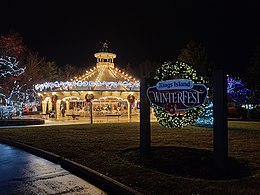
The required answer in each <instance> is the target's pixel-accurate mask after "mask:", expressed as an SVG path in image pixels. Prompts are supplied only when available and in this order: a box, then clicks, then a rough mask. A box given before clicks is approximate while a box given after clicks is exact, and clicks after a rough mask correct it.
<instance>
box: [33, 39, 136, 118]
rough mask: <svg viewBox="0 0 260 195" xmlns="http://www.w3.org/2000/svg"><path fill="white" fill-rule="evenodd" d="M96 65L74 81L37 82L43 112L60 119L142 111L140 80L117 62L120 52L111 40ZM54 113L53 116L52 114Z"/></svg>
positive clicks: (126, 114) (104, 46)
mask: <svg viewBox="0 0 260 195" xmlns="http://www.w3.org/2000/svg"><path fill="white" fill-rule="evenodd" d="M94 56H95V58H96V59H97V63H96V66H95V67H93V68H91V69H90V70H87V71H86V72H85V73H83V74H82V75H81V76H78V77H74V78H73V79H71V80H70V81H56V82H45V83H42V84H36V85H35V89H36V91H37V92H38V95H39V96H41V99H42V102H41V106H42V114H43V115H49V116H50V117H54V118H56V119H62V117H64V116H70V115H76V116H81V117H87V116H90V114H91V115H93V117H98V116H107V115H120V116H121V115H122V116H124V115H125V116H127V117H128V118H131V116H133V115H138V114H139V107H140V92H139V91H140V82H139V81H137V80H136V79H135V78H133V77H132V76H130V75H128V74H127V73H125V72H124V71H122V70H120V69H118V68H116V67H115V65H114V59H115V58H116V54H114V53H111V52H109V50H108V45H107V43H103V47H102V48H101V50H100V51H99V52H98V53H95V54H94ZM50 113H52V114H53V115H50Z"/></svg>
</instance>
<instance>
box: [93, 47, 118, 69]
mask: <svg viewBox="0 0 260 195" xmlns="http://www.w3.org/2000/svg"><path fill="white" fill-rule="evenodd" d="M102 44H103V45H102V48H101V49H100V50H99V52H98V53H95V54H94V56H95V58H97V64H96V66H97V68H98V69H102V68H105V67H106V68H109V67H110V68H114V59H115V58H116V54H114V53H111V52H110V50H109V48H108V43H107V42H104V43H102Z"/></svg>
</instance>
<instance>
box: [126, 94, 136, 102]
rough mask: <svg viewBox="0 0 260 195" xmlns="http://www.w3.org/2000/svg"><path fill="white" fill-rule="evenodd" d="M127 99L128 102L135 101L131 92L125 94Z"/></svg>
mask: <svg viewBox="0 0 260 195" xmlns="http://www.w3.org/2000/svg"><path fill="white" fill-rule="evenodd" d="M127 101H128V102H129V103H130V104H132V103H134V102H135V96H134V95H132V94H129V95H128V96H127Z"/></svg>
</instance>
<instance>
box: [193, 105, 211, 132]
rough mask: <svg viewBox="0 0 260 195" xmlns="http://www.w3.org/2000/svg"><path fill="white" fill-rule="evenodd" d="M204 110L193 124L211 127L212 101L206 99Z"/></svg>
mask: <svg viewBox="0 0 260 195" xmlns="http://www.w3.org/2000/svg"><path fill="white" fill-rule="evenodd" d="M204 109H205V110H204V112H203V113H202V115H201V116H199V118H198V119H197V121H196V123H195V126H199V127H213V121H214V118H213V103H212V102H211V101H210V100H207V103H206V106H205V108H204Z"/></svg>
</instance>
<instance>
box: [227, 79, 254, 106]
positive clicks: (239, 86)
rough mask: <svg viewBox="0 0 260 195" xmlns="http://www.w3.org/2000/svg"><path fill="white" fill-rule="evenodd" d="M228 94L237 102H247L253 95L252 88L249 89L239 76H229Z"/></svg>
mask: <svg viewBox="0 0 260 195" xmlns="http://www.w3.org/2000/svg"><path fill="white" fill-rule="evenodd" d="M227 93H228V96H229V97H230V98H231V99H232V100H233V101H234V102H236V103H246V102H247V101H248V100H249V98H250V95H251V90H249V89H247V88H246V87H245V85H244V83H243V82H242V81H241V80H240V79H239V78H233V77H230V76H228V77H227Z"/></svg>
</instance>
